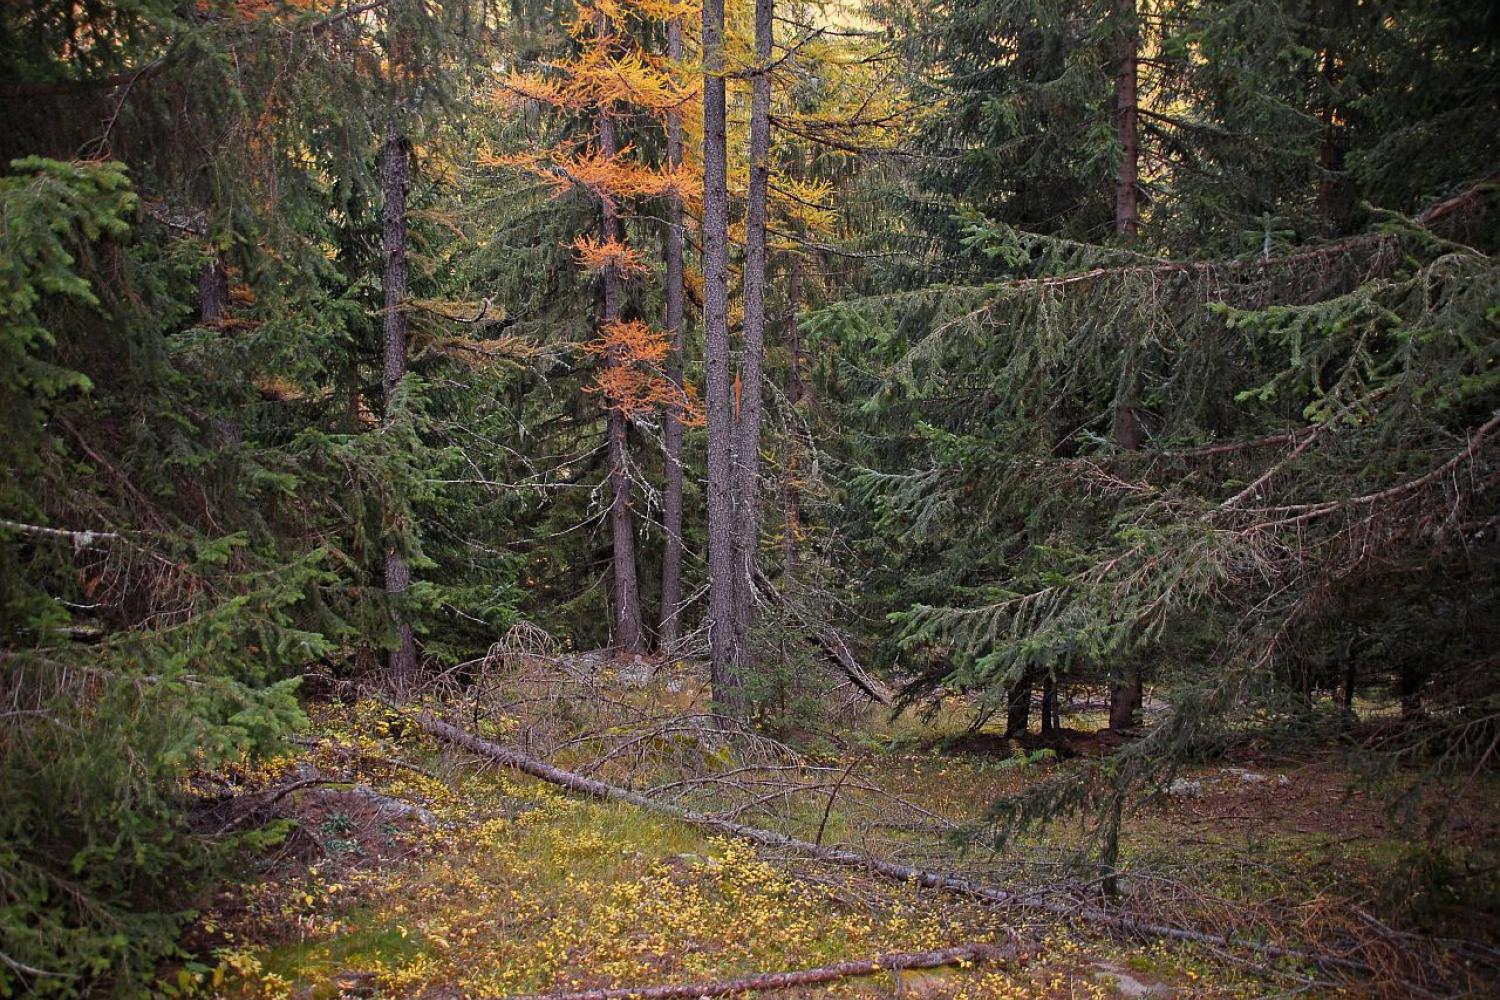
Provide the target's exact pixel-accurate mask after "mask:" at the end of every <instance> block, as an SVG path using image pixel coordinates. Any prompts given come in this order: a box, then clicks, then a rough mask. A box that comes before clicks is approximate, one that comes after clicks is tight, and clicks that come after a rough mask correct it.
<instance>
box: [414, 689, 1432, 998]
mask: <svg viewBox="0 0 1500 1000" xmlns="http://www.w3.org/2000/svg"><path fill="white" fill-rule="evenodd" d="M418 724H419V725H420V726H421V727H422V729H423V730H424V731H425V732H427V733H429V734H431V735H432V736H435V737H437V738H438V739H442V740H446V741H447V742H449V743H452V744H454V745H455V746H460V747H463V748H464V749H466V750H471V751H473V752H474V753H477V754H479V755H480V756H481V757H486V758H488V759H489V760H492V761H494V762H495V763H497V764H503V765H505V766H506V767H512V768H515V769H516V770H518V771H522V772H524V773H526V774H529V775H531V776H532V777H534V778H540V779H542V780H543V781H547V782H551V783H552V784H555V785H560V786H561V787H563V788H566V789H568V790H570V791H573V792H578V793H580V794H582V795H588V796H591V797H593V798H597V799H603V800H606V801H612V802H628V803H630V804H631V805H635V806H639V807H640V808H642V809H647V810H651V811H653V812H658V813H662V814H664V815H667V816H672V817H674V818H676V819H679V820H681V821H682V822H684V823H690V824H692V825H693V826H698V827H702V828H703V829H706V830H713V831H715V832H716V833H722V834H726V835H728V836H731V837H738V838H740V839H742V840H748V841H751V842H752V843H756V844H760V845H761V846H763V847H774V848H779V849H781V850H785V851H792V852H795V853H797V854H801V855H803V856H804V857H809V858H815V859H817V860H819V861H822V862H824V863H826V864H831V865H838V866H840V867H844V868H860V869H863V870H865V871H870V872H874V873H876V874H878V875H883V876H885V877H886V878H889V879H892V880H894V881H896V882H904V883H915V884H917V885H920V886H924V887H926V888H929V889H936V890H938V891H940V892H951V893H954V894H956V895H961V896H968V897H970V898H973V899H980V900H984V901H985V902H988V903H997V904H1000V905H1003V906H1014V907H1020V908H1024V909H1029V910H1034V911H1039V912H1042V913H1048V914H1051V915H1053V916H1056V917H1060V918H1063V919H1067V920H1082V921H1085V922H1087V923H1090V924H1095V925H1097V926H1100V927H1108V928H1111V929H1113V930H1116V931H1120V932H1123V933H1125V934H1130V935H1134V936H1137V937H1155V938H1165V939H1167V940H1171V941H1187V942H1191V943H1194V944H1204V945H1209V946H1211V947H1216V948H1227V949H1232V950H1233V949H1240V950H1244V951H1249V952H1252V953H1254V954H1257V955H1261V956H1265V957H1267V958H1289V959H1293V960H1295V961H1299V962H1307V963H1312V964H1315V965H1318V966H1320V967H1323V968H1326V969H1339V970H1342V971H1345V972H1355V973H1359V974H1362V975H1368V974H1370V972H1371V969H1370V966H1369V965H1368V964H1366V963H1364V962H1361V961H1358V960H1356V959H1351V958H1343V957H1341V956H1337V955H1326V954H1314V953H1310V952H1305V951H1301V950H1299V949H1295V948H1283V947H1280V946H1278V945H1273V944H1266V943H1263V942H1259V941H1249V940H1242V939H1239V938H1233V937H1230V936H1228V935H1225V934H1213V933H1210V932H1208V931H1200V930H1195V929H1193V928H1190V927H1175V926H1172V925H1168V924H1158V923H1153V922H1151V921H1149V920H1139V919H1134V918H1131V917H1129V916H1127V915H1124V914H1119V913H1111V912H1110V911H1108V910H1105V909H1102V908H1101V907H1098V906H1091V905H1088V904H1084V903H1071V902H1064V901H1059V900H1056V899H1048V898H1046V897H1043V896H1039V895H1035V894H1030V893H1025V894H1023V893H1017V892H1009V891H1007V890H1005V889H1000V888H997V887H995V886H990V885H985V884H983V883H980V882H975V881H973V880H972V879H967V878H962V877H960V876H957V875H953V874H950V873H946V872H940V871H932V870H929V869H925V868H914V867H912V866H910V865H903V864H898V863H896V862H894V861H887V860H885V859H883V858H877V857H874V856H872V855H869V854H864V853H861V852H859V851H852V850H849V849H847V848H841V847H824V846H822V845H820V844H814V843H813V842H812V841H809V840H801V839H799V838H797V837H789V836H787V835H786V834H782V833H777V832H775V831H774V830H766V829H762V828H760V827H755V826H747V825H745V824H744V823H736V822H734V821H732V820H727V819H720V818H718V817H717V816H710V815H708V814H707V813H702V812H698V811H697V810H695V809H688V808H685V807H683V806H676V805H671V804H670V803H666V802H658V801H656V800H655V799H651V798H648V797H647V796H645V795H642V794H640V793H639V792H634V791H631V790H630V789H627V788H621V787H619V786H618V785H611V784H607V783H606V782H603V781H598V780H596V779H594V778H589V777H585V776H584V775H581V774H576V773H574V772H572V771H567V770H564V769H563V768H560V767H556V766H554V765H552V764H548V763H547V762H546V761H543V760H538V759H536V758H535V757H532V756H530V755H529V754H525V753H522V752H521V751H519V750H516V749H513V748H511V747H505V746H501V745H500V744H498V743H492V742H491V741H489V740H486V739H483V738H481V737H478V736H475V735H473V734H472V733H469V732H466V731H464V730H462V729H459V728H458V727H457V726H453V725H449V724H448V723H446V722H444V721H442V720H441V719H439V718H437V717H436V716H434V715H432V714H431V713H429V712H423V713H422V714H421V715H420V716H419V717H418ZM1413 985H1415V984H1413Z"/></svg>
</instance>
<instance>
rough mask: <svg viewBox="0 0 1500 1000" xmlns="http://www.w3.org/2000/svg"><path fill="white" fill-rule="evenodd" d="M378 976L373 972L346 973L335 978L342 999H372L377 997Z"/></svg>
mask: <svg viewBox="0 0 1500 1000" xmlns="http://www.w3.org/2000/svg"><path fill="white" fill-rule="evenodd" d="M375 980H376V976H375V973H373V972H350V971H347V970H346V971H344V972H340V973H338V974H337V975H336V976H334V977H333V981H334V984H335V985H337V986H338V988H339V996H341V997H372V996H374V995H375V986H376V981H375Z"/></svg>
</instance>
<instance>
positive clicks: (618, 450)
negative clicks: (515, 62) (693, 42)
mask: <svg viewBox="0 0 1500 1000" xmlns="http://www.w3.org/2000/svg"><path fill="white" fill-rule="evenodd" d="M609 30H610V29H609V20H608V19H607V18H606V17H604V15H602V14H601V15H600V16H599V31H600V33H601V34H603V33H607V32H608V31H609ZM598 128H599V152H600V153H601V154H602V155H603V156H604V157H606V158H610V157H613V156H615V155H616V154H617V153H618V152H619V151H620V144H619V139H618V138H617V136H616V134H615V120H614V119H613V118H612V117H610V114H609V110H608V109H607V108H603V107H601V108H600V109H599V115H598ZM600 205H601V209H602V220H601V229H602V232H601V237H602V239H603V240H604V241H605V242H623V239H624V232H623V229H622V227H621V225H620V216H619V213H618V212H617V211H616V209H615V206H614V203H613V202H611V201H610V200H609V199H608V198H601V199H600ZM603 283H604V308H603V311H602V315H601V316H600V325H601V326H608V325H609V324H611V323H613V322H615V321H617V320H618V319H619V318H620V294H621V288H620V284H621V282H620V273H619V270H618V269H617V268H615V267H614V266H613V265H611V266H609V267H606V268H605V269H604V274H603ZM604 363H605V365H607V366H609V367H614V366H615V365H618V364H621V363H622V362H621V360H620V357H619V355H618V353H617V352H616V350H615V349H613V348H611V349H610V352H609V354H608V355H607V356H606V358H605V362H604ZM628 430H629V428H628V424H627V419H626V416H625V413H624V411H623V410H621V409H620V408H619V407H618V406H614V405H611V406H609V413H608V417H607V420H606V433H607V434H608V451H609V489H610V504H609V532H610V541H611V543H612V546H613V553H614V555H613V558H612V560H611V561H612V563H613V570H614V573H613V586H612V587H611V593H612V597H613V600H611V602H610V604H611V606H612V608H611V609H612V610H613V612H614V622H613V624H614V640H615V648H616V649H618V650H620V651H622V652H626V653H640V652H643V651H644V650H645V648H646V636H645V630H644V629H643V628H642V626H641V591H640V586H639V583H638V581H637V577H636V567H635V515H634V511H633V508H634V501H633V499H632V497H631V489H630V446H629V440H628Z"/></svg>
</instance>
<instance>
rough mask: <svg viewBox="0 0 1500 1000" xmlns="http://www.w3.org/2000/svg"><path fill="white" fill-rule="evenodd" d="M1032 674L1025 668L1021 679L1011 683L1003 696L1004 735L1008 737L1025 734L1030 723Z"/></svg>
mask: <svg viewBox="0 0 1500 1000" xmlns="http://www.w3.org/2000/svg"><path fill="white" fill-rule="evenodd" d="M1033 682H1034V677H1033V674H1032V672H1031V671H1030V670H1027V671H1026V672H1025V673H1023V674H1022V675H1021V679H1020V680H1018V681H1016V682H1015V684H1013V685H1011V689H1010V690H1009V691H1008V692H1006V696H1005V735H1006V736H1007V737H1010V738H1014V737H1017V736H1025V735H1026V731H1027V729H1028V728H1029V727H1030V725H1031V686H1032V683H1033Z"/></svg>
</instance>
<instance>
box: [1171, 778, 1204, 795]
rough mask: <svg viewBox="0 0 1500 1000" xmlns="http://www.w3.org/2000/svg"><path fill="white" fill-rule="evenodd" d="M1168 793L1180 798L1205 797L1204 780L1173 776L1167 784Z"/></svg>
mask: <svg viewBox="0 0 1500 1000" xmlns="http://www.w3.org/2000/svg"><path fill="white" fill-rule="evenodd" d="M1167 794H1168V795H1170V796H1172V797H1173V798H1178V799H1201V798H1203V782H1201V781H1194V780H1192V779H1190V778H1173V779H1172V783H1171V784H1170V785H1168V786H1167Z"/></svg>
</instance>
